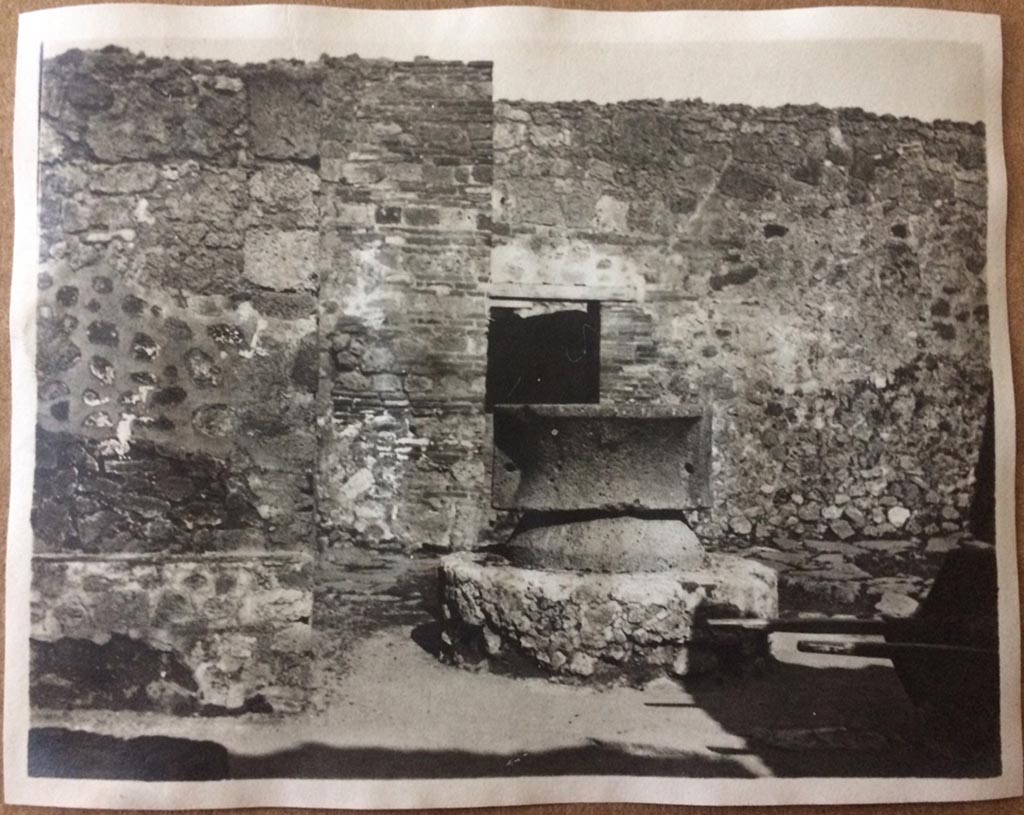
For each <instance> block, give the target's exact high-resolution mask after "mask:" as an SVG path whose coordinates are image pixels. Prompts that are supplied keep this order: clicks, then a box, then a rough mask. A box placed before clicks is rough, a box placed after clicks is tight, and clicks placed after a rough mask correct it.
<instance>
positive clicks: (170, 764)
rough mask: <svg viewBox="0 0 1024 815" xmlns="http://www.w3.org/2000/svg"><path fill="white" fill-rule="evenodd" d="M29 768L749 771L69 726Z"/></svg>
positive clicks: (718, 763) (395, 774)
mask: <svg viewBox="0 0 1024 815" xmlns="http://www.w3.org/2000/svg"><path fill="white" fill-rule="evenodd" d="M28 763H29V775H30V776H45V777H53V778H105V779H119V780H128V781H213V780H225V779H243V778H337V779H349V778H364V779H399V778H494V777H498V778H500V777H515V776H559V775H641V776H669V777H671V776H683V777H691V778H694V777H695V778H749V777H751V773H750V772H748V771H747V770H745V769H744V768H743V767H742V766H740V765H739V764H737V763H736V762H735V761H733V760H731V759H730V758H728V757H727V756H722V758H721V759H713V758H708V757H706V756H694V755H671V756H637V755H631V754H629V753H627V752H624V751H622V750H618V749H616V748H614V747H609V746H605V745H588V746H585V747H579V748H567V749H562V750H548V751H544V752H536V753H521V754H518V755H511V756H509V755H488V754H482V753H474V752H470V751H465V750H389V749H379V748H338V747H329V746H326V745H323V744H304V745H300V746H298V747H296V748H294V749H291V750H285V751H281V752H277V753H271V754H268V755H265V756H239V755H232V754H231V753H229V752H228V750H226V749H225V748H224V747H223V746H221V745H219V744H216V743H214V742H210V741H193V740H191V739H180V738H165V737H162V736H143V737H140V738H134V739H119V738H115V737H113V736H104V735H98V734H95V733H87V732H83V731H75V730H65V729H62V728H52V727H44V728H35V729H33V730H32V731H31V732H30V734H29V762H28Z"/></svg>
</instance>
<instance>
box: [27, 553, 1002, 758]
mask: <svg viewBox="0 0 1024 815" xmlns="http://www.w3.org/2000/svg"><path fill="white" fill-rule="evenodd" d="M435 568H436V560H434V559H433V558H426V557H421V558H409V557H400V556H393V557H388V556H380V555H374V556H367V557H365V558H363V559H362V560H361V561H358V562H354V561H353V559H351V558H349V559H348V562H346V563H345V564H343V565H338V566H336V567H332V566H330V564H325V566H324V568H323V569H322V573H321V577H320V587H319V591H318V597H317V601H318V602H317V606H316V608H317V610H318V614H317V617H316V619H315V625H316V628H317V630H318V638H319V657H318V659H317V664H316V682H317V687H318V692H317V695H316V698H315V700H314V705H313V711H312V712H311V714H310V715H309V716H307V717H303V718H277V717H273V716H266V715H263V716H261V715H247V716H242V717H238V718H233V719H223V718H217V719H213V718H206V719H204V718H189V719H181V718H175V717H171V716H158V715H146V714H134V713H122V712H116V713H115V712H110V713H96V712H80V713H74V712H72V713H65V712H61V713H39V712H37V713H35V714H34V717H33V725H34V729H33V733H32V737H31V740H30V767H31V772H32V773H33V774H36V775H64V776H79V777H82V776H85V777H118V778H126V777H127V778H252V777H306V778H353V777H378V778H394V777H456V776H509V775H534V774H541V775H561V774H577V775H578V774H594V773H613V774H631V775H669V776H695V777H762V776H811V777H814V776H818V777H821V776H869V777H870V776H918V777H921V776H983V775H989V774H993V773H996V772H998V758H997V755H998V751H997V750H996V749H995V748H994V746H988V747H987V749H986V748H985V747H984V746H979V745H977V744H971V743H968V742H967V741H966V737H965V735H964V734H963V733H962V732H960V733H955V734H952V733H950V732H948V728H943V727H942V725H941V722H936V720H935V718H934V717H929V716H927V715H924V714H923V713H922V712H921V711H919V710H917V709H915V708H914V706H913V705H912V704H911V703H910V701H909V700H908V699H907V697H906V694H905V693H904V691H903V688H902V687H901V685H900V683H899V681H898V679H897V677H896V674H895V672H894V671H893V669H892V667H891V666H890V665H889V663H888V662H887V661H884V660H870V659H859V658H858V659H853V658H848V657H826V656H821V655H809V654H802V653H799V652H797V650H796V643H795V639H796V637H795V635H782V634H776V635H773V641H772V651H773V656H774V659H773V661H772V663H771V664H770V665H768V666H767V668H766V669H765V670H763V671H759V672H757V673H750V674H748V675H744V676H727V677H724V676H720V677H711V678H704V679H701V680H699V681H697V680H693V681H686V682H681V683H680V682H675V681H672V680H668V679H661V680H656V681H654V682H652V683H649V684H648V685H647V686H645V687H644V688H642V689H640V688H629V687H615V688H607V689H596V688H587V687H576V686H570V685H565V684H559V683H556V682H552V681H549V680H547V679H545V678H540V677H533V678H518V677H512V676H503V675H497V674H494V673H490V672H487V671H473V670H469V669H465V668H458V667H453V666H451V665H447V664H444V663H443V662H442V661H441V660H439V659H438V657H437V655H436V651H437V645H438V642H439V640H438V626H437V623H436V618H435V616H434V614H435V611H436V598H435V591H436V584H435V581H434V573H435ZM815 639H822V637H821V636H818V635H816V636H815Z"/></svg>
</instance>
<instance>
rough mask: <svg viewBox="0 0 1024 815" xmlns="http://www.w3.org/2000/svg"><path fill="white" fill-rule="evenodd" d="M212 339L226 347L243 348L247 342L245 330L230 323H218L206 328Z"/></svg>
mask: <svg viewBox="0 0 1024 815" xmlns="http://www.w3.org/2000/svg"><path fill="white" fill-rule="evenodd" d="M206 333H207V334H208V335H209V337H210V339H211V340H213V341H214V342H215V343H217V345H220V346H221V347H224V348H242V347H244V346H245V344H246V340H245V332H244V331H242V329H241V328H239V327H238V326H236V325H231V324H230V323H217V324H216V325H211V326H209V327H208V328H207V329H206Z"/></svg>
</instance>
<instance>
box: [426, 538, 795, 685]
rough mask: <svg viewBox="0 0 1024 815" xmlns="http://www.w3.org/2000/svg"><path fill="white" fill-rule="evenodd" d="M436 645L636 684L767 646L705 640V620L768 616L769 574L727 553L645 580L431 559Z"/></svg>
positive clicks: (773, 590)
mask: <svg viewBox="0 0 1024 815" xmlns="http://www.w3.org/2000/svg"><path fill="white" fill-rule="evenodd" d="M440 577H441V599H442V613H443V616H444V626H445V631H444V639H445V644H446V646H447V648H448V650H449V653H450V654H451V655H452V656H453V658H454V659H455V660H456V661H458V662H463V663H465V662H473V661H480V660H483V659H488V658H489V659H492V660H495V661H497V662H499V663H500V662H508V663H511V664H513V665H517V666H522V664H523V663H524V662H525V663H526V664H528V665H529V664H532V665H533V666H535V667H536V668H538V669H542V670H543V671H545V672H549V673H552V674H554V675H556V676H561V677H563V678H566V679H576V680H580V679H592V680H596V681H602V680H605V681H609V680H613V681H622V680H623V679H625V680H627V681H632V682H642V681H645V680H647V679H650V678H651V677H653V676H656V675H659V674H666V673H667V674H670V675H675V676H685V675H690V674H695V673H700V672H702V671H707V670H710V669H713V668H715V667H717V666H718V665H719V663H720V661H722V660H723V659H726V660H727V659H728V658H729V656H730V653H736V652H738V654H737V655H738V656H742V657H743V658H745V659H747V660H749V659H751V658H752V657H756V655H757V651H759V650H761V649H765V648H766V647H767V645H766V642H765V641H764V640H763V638H756V639H753V640H750V641H745V642H736V641H730V642H728V643H727V642H723V641H721V640H716V639H713V637H712V633H711V632H710V630H708V629H706V628H704V627H702V625H701V621H702V620H704V619H708V618H711V617H719V616H731V617H774V616H776V615H777V613H778V588H777V580H776V575H775V572H774V571H773V570H772V569H771V568H769V567H766V566H764V565H762V564H759V563H756V562H754V561H750V560H746V559H744V558H741V557H736V556H731V555H707V556H706V558H705V560H704V562H703V564H702V565H700V566H699V567H697V568H691V569H674V570H670V571H664V572H645V573H617V574H600V573H582V572H578V571H554V570H538V569H522V568H519V567H517V566H513V565H510V564H508V563H506V562H504V561H494V560H493V559H491V560H487V559H484V558H481V557H479V556H476V555H471V554H469V553H459V554H453V555H448V556H446V557H445V558H443V559H442V561H441V566H440Z"/></svg>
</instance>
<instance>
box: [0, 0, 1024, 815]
mask: <svg viewBox="0 0 1024 815" xmlns="http://www.w3.org/2000/svg"><path fill="white" fill-rule="evenodd" d="M148 1H149V2H157V1H160V0H148ZM274 1H275V0H253V2H274ZM276 1H277V2H288V0H276ZM108 2H109V0H108ZM177 2H178V3H180V4H182V5H241V3H237V2H233V0H219V2H214V3H210V2H204V1H203V0H199V2H197V1H196V0H177ZM66 5H75V3H70V2H60V1H59V0H0V131H2V133H0V292H2V294H0V529H2V530H6V528H7V497H8V488H9V477H10V473H9V469H10V468H9V466H8V465H9V453H10V442H9V437H10V404H11V385H10V370H9V365H10V356H9V355H10V349H9V344H8V314H7V312H8V298H9V292H10V280H11V251H12V245H11V244H12V235H13V223H14V221H13V218H14V215H13V178H12V157H11V147H12V139H11V133H12V117H13V108H14V65H15V48H16V40H17V15H18V14H19V13H20V12H24V11H33V10H35V9H42V8H53V7H57V6H66ZM304 5H311V6H352V7H359V8H456V7H467V6H480V5H550V6H557V7H562V8H576V9H606V10H619V11H622V10H637V11H640V10H664V9H702V10H712V9H774V8H801V7H805V6H814V5H819V6H842V5H852V6H908V7H919V8H941V9H947V10H956V11H974V12H984V13H989V14H999V15H1001V16H1002V21H1003V60H1004V63H1003V122H1004V134H1003V135H1004V140H1005V149H1006V164H1007V181H1008V192H1009V195H1008V202H1007V229H1006V234H1007V256H1006V268H1007V275H1008V281H1007V297H1008V300H1009V312H1010V344H1011V349H1012V357H1013V370H1014V391H1015V395H1016V401H1017V404H1018V405H1020V406H1024V276H1022V275H1021V273H1020V267H1021V265H1022V264H1024V200H1022V193H1024V3H1021V2H1020V0H931V2H928V0H924V1H922V0H890V1H889V2H884V0H881V1H880V0H854V2H828V0H821V2H817V3H815V2H794V1H793V0H717V2H716V1H715V0H668V2H662V1H659V2H643V0H590V2H577V1H575V0H548V2H546V3H538V2H521V0H498V2H494V3H487V2H472V0H469V1H468V2H467V0H413V1H412V2H401V0H376V1H374V0H370V1H369V2H352V3H347V2H322V1H321V2H317V0H305V2H304ZM1018 409H1021V408H1018ZM1017 462H1018V465H1017V481H1018V482H1019V481H1020V476H1021V471H1022V470H1024V437H1022V435H1021V433H1020V432H1019V431H1018V433H1017ZM1022 499H1024V496H1022V494H1021V491H1020V490H1019V489H1018V490H1017V491H1016V505H1017V543H1018V558H1019V559H1021V558H1022V556H1024V546H1022V543H1024V523H1022V519H1024V511H1022V510H1024V500H1022ZM4 547H5V550H6V540H5V541H4ZM1018 574H1019V575H1021V576H1022V584H1024V571H1021V569H1020V564H1018ZM2 601H3V589H2V588H0V609H2V608H3V606H2ZM0 679H2V655H0ZM0 760H2V759H0ZM807 783H814V782H813V781H808V782H807ZM337 803H338V804H340V805H343V804H344V801H338V802H337ZM68 805H69V806H73V805H74V801H70V800H69V801H68ZM830 810H831V811H832V812H836V813H837V814H841V815H845V813H850V815H854V814H855V813H856V815H874V814H875V813H878V814H879V815H880V814H881V813H887V815H889V814H892V813H900V815H940V814H941V815H952V813H954V812H957V813H965V815H1011V814H1013V813H1021V812H1024V802H1022V799H1020V798H1015V799H1006V800H1002V801H988V802H976V803H966V804H965V803H954V804H890V805H864V806H860V805H858V806H843V807H833V808H830ZM71 811H72V810H68V809H58V808H44V807H27V806H6V805H4V804H0V813H26V814H27V813H39V815H42V813H53V815H60V813H67V812H71ZM77 811H79V812H87V811H88V810H77ZM238 811H239V812H245V813H267V812H275V811H279V810H273V809H252V810H238ZM306 811H309V812H312V811H313V810H306ZM326 811H328V810H325V812H326ZM456 811H458V812H466V813H472V812H486V813H487V814H488V815H612V813H623V814H624V815H627V814H628V815H656V813H657V815H668V813H670V812H685V813H688V814H689V813H692V815H727V813H730V812H739V811H743V812H763V813H769V814H770V815H774V813H779V814H780V815H781V813H789V812H792V813H794V815H804V813H807V815H811V813H814V812H818V811H825V807H822V806H806V807H799V808H798V807H778V808H770V807H763V808H761V807H752V808H741V807H686V808H682V807H668V806H645V805H624V804H607V805H596V804H592V805H576V806H570V805H555V806H531V807H514V808H513V807H500V808H495V809H487V810H480V809H475V810H470V809H466V810H452V812H456Z"/></svg>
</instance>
